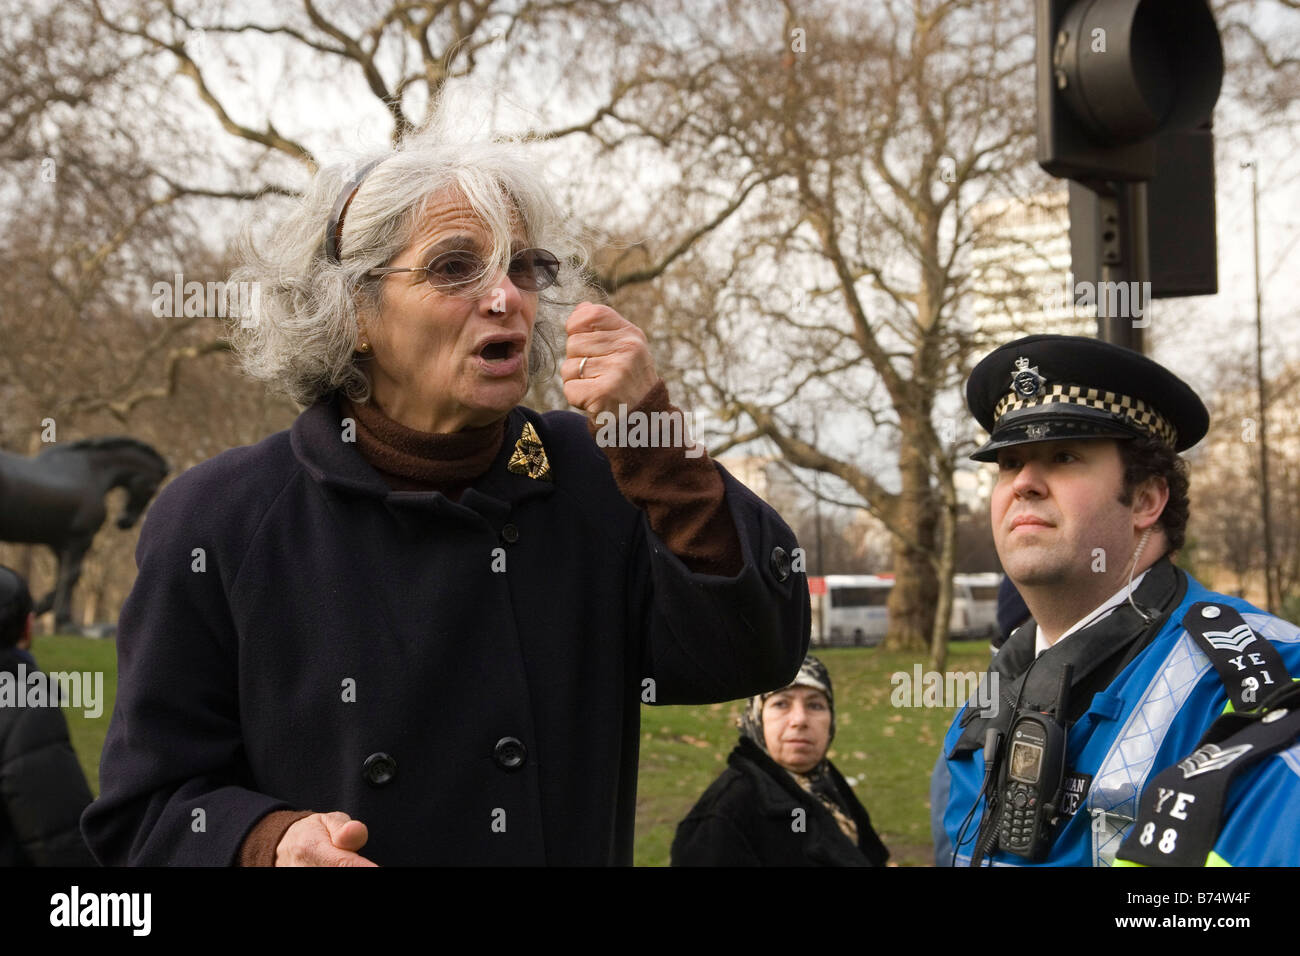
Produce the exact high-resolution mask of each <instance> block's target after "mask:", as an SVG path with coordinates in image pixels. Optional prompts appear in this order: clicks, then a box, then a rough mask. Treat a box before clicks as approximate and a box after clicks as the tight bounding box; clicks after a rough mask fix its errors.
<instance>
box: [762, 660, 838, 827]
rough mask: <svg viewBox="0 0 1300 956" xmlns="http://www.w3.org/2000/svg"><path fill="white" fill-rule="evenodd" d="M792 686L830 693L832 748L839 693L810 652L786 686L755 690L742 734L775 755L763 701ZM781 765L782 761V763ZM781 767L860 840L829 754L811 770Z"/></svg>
mask: <svg viewBox="0 0 1300 956" xmlns="http://www.w3.org/2000/svg"><path fill="white" fill-rule="evenodd" d="M791 687H813V688H816V689H817V690H819V691H821V692H822V693H823V694H825V695H826V705H827V706H828V707H829V708H830V711H831V727H830V737H829V738H828V739H827V742H826V746H827V748H828V749H829V747H830V742H831V741H832V740H834V739H835V694H834V692H833V691H832V690H831V675H830V674H829V673H828V672H827V670H826V665H825V664H823V663H822V662H821V661H819V660H818V659H817V658H815V657H813V656H812V655H811V654H809V655H808V656H807V657H805V658H804V659H803V665H802V666H801V667H800V668H799V674H798V675H797V676H796V677H795V679H794V680H792V681H791V682H790V683H789V684H787V685H786V686H785V687H778V688H777V689H776V690H770V691H768V692H767V693H765V694H755V695H754V696H753V697H751V698H749V704H748V705H747V706H746V707H745V713H744V714H743V715H742V716H741V718H740V734H741V736H742V737H748V738H749V739H750V740H751V741H752V742H753V743H754V744H755V745H757V747H758V749H759V750H761V751H763V753H765V754H768V756H771V754H770V752H769V751H768V749H767V735H766V734H765V733H764V730H763V705H764V704H765V703H766V702H767V699H768V698H769V697H771V696H772V695H773V694H779V693H781V691H783V690H788V689H789V688H791ZM778 766H780V765H779V764H778ZM781 769H783V770H784V771H785V772H786V773H788V774H789V775H790V776H791V777H793V778H794V781H795V783H797V784H799V786H800V787H801V788H803V789H804V790H805V791H806V792H807V793H809V794H811V795H812V796H813V797H815V798H816V799H817V800H818V802H819V803H821V805H822V806H824V807H825V808H826V809H827V810H828V811H829V812H830V814H831V816H833V817H834V818H835V822H836V823H837V824H839V828H840V830H841V831H843V833H844V835H845V836H847V837H848V838H849V839H850V840H852V841H853V842H854V843H857V842H858V827H857V824H855V823H854V822H853V818H852V817H851V816H849V813H848V808H847V807H845V806H844V805H843V803H842V802H841V798H840V795H839V792H838V791H837V790H836V788H835V783H834V781H833V780H832V779H831V775H830V761H829V760H828V759H827V758H826V756H825V755H823V756H822V759H821V762H820V763H818V764H817V766H815V767H813V769H812V770H810V771H808V772H807V773H795V772H794V771H793V770H791V769H789V768H788V767H782V768H781Z"/></svg>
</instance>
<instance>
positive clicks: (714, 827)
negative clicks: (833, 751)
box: [672, 654, 889, 866]
mask: <svg viewBox="0 0 1300 956" xmlns="http://www.w3.org/2000/svg"><path fill="white" fill-rule="evenodd" d="M833 739H835V696H834V694H833V693H832V691H831V677H830V674H828V673H827V671H826V667H825V665H824V664H822V662H821V661H819V660H818V659H817V658H815V657H813V656H812V655H811V654H809V655H808V656H807V657H806V658H804V662H803V666H802V667H801V668H800V669H799V674H798V676H797V677H795V679H794V682H793V683H791V684H790V685H789V686H788V687H784V688H782V689H781V690H777V691H771V692H769V693H766V694H759V695H757V696H756V697H752V698H750V701H749V705H748V706H747V707H746V709H745V713H744V716H743V717H741V721H740V743H739V744H737V745H736V749H735V750H733V751H732V752H731V756H730V757H729V758H727V769H726V770H725V771H724V772H723V774H722V776H720V777H719V778H718V779H717V780H715V781H714V782H713V784H712V785H711V786H710V787H709V789H708V790H706V791H704V795H703V796H702V797H700V799H699V802H698V803H696V804H695V807H694V808H693V809H692V810H691V812H690V814H689V815H688V816H687V817H686V819H685V820H683V821H682V822H681V823H680V824H678V826H677V836H676V838H675V839H674V840H673V846H672V864H673V866H883V865H884V863H885V861H886V860H888V859H889V851H888V850H886V849H885V845H884V844H883V843H881V842H880V838H879V837H878V836H876V831H875V830H873V829H872V828H871V818H870V817H869V816H867V811H866V809H865V808H864V807H863V806H862V804H861V803H859V802H858V798H857V797H855V796H854V795H853V791H852V790H851V789H850V788H849V785H848V783H847V782H845V780H844V778H843V777H842V776H840V772H839V771H838V770H836V769H835V765H834V764H832V763H831V762H830V761H829V760H828V759H827V758H826V751H827V750H828V749H829V748H830V745H831V741H832V740H833Z"/></svg>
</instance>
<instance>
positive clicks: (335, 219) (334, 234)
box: [325, 157, 386, 266]
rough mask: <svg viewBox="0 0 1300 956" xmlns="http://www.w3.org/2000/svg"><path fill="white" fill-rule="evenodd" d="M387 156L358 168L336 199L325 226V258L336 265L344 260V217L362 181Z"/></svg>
mask: <svg viewBox="0 0 1300 956" xmlns="http://www.w3.org/2000/svg"><path fill="white" fill-rule="evenodd" d="M385 158H386V157H380V158H379V159H376V160H372V161H371V162H369V163H366V165H364V166H362V167H361V168H360V169H359V170H357V172H356V175H354V176H353V177H352V178H351V179H349V180H348V181H347V184H346V185H344V187H343V190H342V191H341V192H340V193H339V198H338V199H336V200H334V209H333V210H332V211H331V212H330V221H329V225H328V226H326V227H325V258H326V259H328V260H329V261H330V262H332V263H334V264H335V265H336V266H337V265H341V264H342V262H343V260H342V254H343V217H344V216H345V215H347V211H348V206H350V205H351V204H352V197H353V196H355V195H356V194H357V190H358V189H360V188H361V183H362V181H363V180H364V179H365V178H366V176H367V175H368V174H369V173H370V171H371V170H372V169H374V168H375V167H376V166H378V165H379V164H380V163H382V162H383V161H384V159H385Z"/></svg>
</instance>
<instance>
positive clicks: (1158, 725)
mask: <svg viewBox="0 0 1300 956" xmlns="http://www.w3.org/2000/svg"><path fill="white" fill-rule="evenodd" d="M1178 573H1179V574H1185V572H1182V571H1179V572H1178ZM1185 576H1186V580H1187V591H1186V593H1185V594H1184V595H1183V597H1182V600H1181V601H1180V602H1179V605H1178V607H1176V608H1175V609H1174V610H1173V611H1172V612H1171V613H1170V614H1169V616H1168V618H1167V619H1166V621H1165V624H1164V626H1163V627H1161V629H1160V632H1159V634H1157V635H1156V637H1155V638H1154V639H1153V640H1152V641H1151V642H1150V643H1149V644H1148V645H1147V646H1146V647H1145V648H1144V649H1143V650H1142V651H1141V652H1139V653H1138V654H1137V656H1136V657H1135V658H1134V659H1133V660H1132V661H1130V662H1129V664H1128V665H1127V666H1126V667H1125V668H1124V669H1123V670H1122V671H1121V672H1120V673H1119V674H1118V675H1117V676H1116V677H1115V678H1114V679H1113V680H1112V681H1111V682H1110V684H1109V685H1108V686H1107V687H1106V688H1105V690H1103V691H1101V692H1099V693H1097V694H1096V695H1095V696H1094V698H1093V700H1092V703H1091V705H1090V706H1089V707H1088V709H1087V711H1086V712H1085V713H1084V714H1083V716H1082V717H1081V718H1080V719H1079V720H1078V721H1076V722H1075V724H1074V725H1073V727H1071V729H1070V732H1069V737H1068V744H1067V751H1066V768H1067V770H1068V771H1072V772H1074V773H1075V774H1084V775H1088V776H1090V777H1091V781H1090V783H1089V785H1088V790H1087V794H1086V796H1085V798H1084V800H1083V802H1082V804H1081V806H1080V807H1079V809H1078V810H1077V811H1076V812H1075V813H1074V814H1073V815H1072V816H1070V817H1069V818H1068V819H1065V820H1062V821H1060V822H1059V823H1058V824H1057V827H1056V837H1055V840H1054V842H1053V844H1052V848H1051V852H1050V853H1049V855H1048V858H1047V859H1046V860H1045V861H1044V862H1043V863H1042V864H1037V865H1045V866H1110V865H1112V864H1113V863H1114V860H1115V852H1116V851H1117V850H1118V849H1119V845H1120V843H1121V842H1122V841H1123V839H1124V837H1125V835H1126V834H1127V832H1128V829H1129V826H1130V825H1131V823H1132V821H1133V819H1134V818H1135V817H1136V816H1137V806H1138V797H1139V796H1140V795H1141V793H1142V790H1143V788H1144V787H1145V786H1146V783H1147V781H1148V780H1149V779H1151V778H1152V777H1154V776H1155V775H1156V774H1157V773H1159V772H1160V771H1161V770H1163V769H1165V768H1166V767H1168V766H1171V765H1173V764H1175V763H1177V762H1178V761H1179V760H1181V759H1183V758H1184V757H1186V756H1187V755H1188V754H1190V753H1191V752H1192V751H1193V750H1194V749H1195V748H1196V745H1197V743H1198V741H1199V740H1200V738H1201V736H1202V735H1203V734H1204V733H1205V731H1206V730H1207V729H1208V728H1209V726H1210V724H1212V723H1213V722H1214V720H1215V718H1217V717H1218V716H1219V715H1220V714H1221V713H1223V710H1224V707H1225V705H1226V704H1227V701H1228V696H1227V693H1226V691H1225V690H1224V687H1223V683H1222V681H1221V680H1220V678H1219V675H1218V673H1217V672H1216V671H1215V669H1214V667H1213V666H1212V665H1211V663H1210V659H1209V658H1208V657H1207V656H1206V655H1205V654H1204V653H1203V652H1202V651H1201V649H1200V648H1199V647H1198V646H1197V645H1196V643H1195V641H1194V640H1193V638H1192V637H1191V635H1189V634H1188V633H1187V631H1186V629H1185V628H1184V627H1183V626H1182V624H1181V621H1182V618H1183V615H1184V614H1185V613H1186V611H1187V608H1188V607H1190V606H1191V605H1192V604H1195V603H1197V602H1198V601H1215V602H1219V603H1222V604H1226V605H1230V606H1232V607H1234V608H1236V609H1237V610H1238V612H1239V613H1240V614H1241V615H1242V618H1243V619H1244V620H1245V622H1246V623H1247V624H1248V625H1249V626H1250V628H1251V630H1252V631H1254V632H1255V634H1257V635H1259V636H1260V637H1263V638H1267V639H1268V640H1269V641H1271V642H1272V643H1273V644H1274V646H1275V647H1276V648H1277V649H1278V652H1279V653H1280V654H1281V656H1282V660H1283V662H1284V663H1285V665H1286V667H1287V669H1288V670H1289V671H1290V672H1291V674H1292V675H1300V628H1297V627H1296V626H1295V625H1294V624H1291V623H1289V622H1287V621H1284V620H1282V619H1281V618H1278V617H1274V616H1273V615H1271V614H1267V613H1265V612H1264V611H1261V610H1260V609H1259V608H1257V607H1255V606H1253V605H1252V604H1250V603H1249V602H1247V601H1244V600H1241V599H1240V598H1234V597H1229V596H1227V595H1224V594H1218V593H1215V592H1213V591H1209V590H1207V589H1206V588H1205V587H1204V586H1203V585H1201V584H1200V583H1199V582H1198V581H1196V580H1195V579H1194V578H1192V577H1191V576H1190V575H1185ZM967 706H970V705H967ZM964 712H965V708H963V710H962V712H961V713H958V715H957V719H956V720H954V721H953V725H952V727H950V728H949V730H948V734H947V735H946V736H945V738H944V750H943V753H942V754H941V755H940V757H939V760H938V763H937V764H936V765H935V770H934V775H933V777H932V778H931V786H930V807H931V811H930V814H931V830H932V833H933V836H934V841H935V862H936V863H937V864H938V865H939V866H948V865H950V864H951V863H952V860H953V857H952V847H953V843H954V841H955V840H956V838H957V834H958V831H959V830H960V828H961V826H962V822H963V820H964V819H965V818H966V817H967V814H968V813H969V812H970V811H971V808H972V806H974V805H975V803H976V797H977V795H978V794H979V792H980V788H981V786H982V784H983V782H984V753H983V750H982V749H976V750H974V751H973V752H969V753H965V754H963V755H961V756H960V757H958V758H956V759H949V758H948V756H947V755H948V754H950V753H952V749H953V747H954V746H955V745H956V743H957V741H958V739H959V738H960V737H961V734H962V714H963V713H964ZM983 812H984V800H983V799H982V798H981V799H980V801H979V805H978V806H976V807H975V811H974V816H973V818H972V823H971V825H970V826H969V828H968V830H967V833H966V839H965V842H964V843H963V845H962V846H961V848H960V849H959V851H958V853H957V856H956V865H957V866H969V865H970V857H971V853H972V851H973V847H974V843H975V838H974V833H975V831H976V830H977V829H978V826H979V821H980V819H981V817H982V815H983ZM1224 821H1225V822H1224V825H1223V827H1222V829H1221V831H1220V834H1219V837H1218V840H1217V841H1216V842H1215V846H1214V852H1213V853H1212V854H1211V857H1210V860H1209V862H1210V863H1211V864H1216V863H1217V864H1228V865H1233V866H1298V865H1300V745H1297V746H1294V747H1291V748H1290V749H1288V750H1285V751H1282V752H1281V753H1278V754H1275V755H1274V756H1272V757H1270V758H1268V759H1267V760H1265V761H1263V762H1262V763H1261V764H1260V765H1259V766H1258V767H1255V768H1253V769H1252V770H1250V771H1249V772H1248V773H1244V774H1243V775H1242V776H1241V778H1240V779H1237V780H1235V781H1234V782H1233V785H1232V788H1231V790H1230V791H1229V796H1228V800H1227V803H1226V805H1225V812H1224ZM989 859H991V860H992V863H993V865H995V866H999V865H1011V866H1022V865H1034V864H1029V863H1028V862H1027V861H1026V860H1025V859H1023V858H1022V857H1019V856H1015V855H1012V854H1007V853H1002V852H994V853H993V854H991V856H990V858H989Z"/></svg>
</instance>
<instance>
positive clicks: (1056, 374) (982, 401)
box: [966, 335, 1210, 461]
mask: <svg viewBox="0 0 1300 956" xmlns="http://www.w3.org/2000/svg"><path fill="white" fill-rule="evenodd" d="M966 404H967V405H968V406H969V407H970V410H971V414H972V415H974V416H975V418H976V420H977V421H978V422H979V423H980V425H982V426H983V428H984V430H985V431H987V432H988V433H989V440H988V441H987V442H985V443H984V445H983V446H982V447H980V448H979V449H978V450H977V451H976V452H975V453H974V454H973V455H971V458H973V459H974V460H975V461H996V460H997V457H998V449H1000V448H1007V447H1010V446H1012V445H1023V444H1025V443H1027V442H1040V441H1057V440H1060V439H1064V438H1136V437H1139V436H1147V437H1152V438H1156V439H1158V440H1159V441H1162V442H1164V443H1165V444H1166V445H1168V446H1170V447H1171V448H1173V449H1174V451H1184V450H1186V449H1188V448H1191V447H1192V446H1193V445H1195V444H1196V443H1197V442H1198V441H1200V440H1201V439H1202V438H1204V437H1205V433H1206V432H1207V431H1208V430H1209V427H1210V415H1209V412H1207V411H1206V410H1205V405H1204V403H1202V401H1201V400H1200V398H1199V397H1197V394H1196V393H1195V392H1194V391H1192V389H1191V387H1190V386H1188V385H1187V383H1186V382H1184V381H1183V380H1182V379H1180V378H1179V377H1178V376H1176V375H1174V373H1173V372H1170V371H1169V370H1168V369H1167V368H1165V367H1164V366H1163V365H1160V364H1158V363H1156V362H1153V361H1152V360H1151V359H1149V358H1147V357H1146V356H1145V355H1143V354H1142V353H1140V352H1134V351H1133V350H1132V349H1126V348H1124V347H1123V346H1119V345H1112V344H1111V343H1109V342H1102V341H1099V340H1098V339H1090V338H1086V337H1081V336H1075V335H1030V336H1027V337H1025V338H1023V339H1016V341H1014V342H1010V343H1008V344H1006V345H1003V346H1002V347H1001V348H998V349H995V350H994V351H993V352H991V353H989V354H988V355H987V356H985V357H984V358H983V359H982V360H981V361H980V363H979V364H978V365H976V366H975V370H974V371H972V372H971V376H970V380H969V381H968V382H967V383H966Z"/></svg>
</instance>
